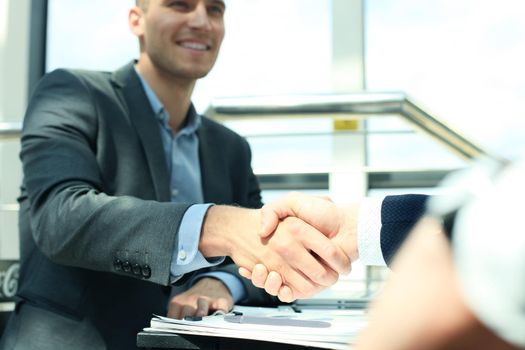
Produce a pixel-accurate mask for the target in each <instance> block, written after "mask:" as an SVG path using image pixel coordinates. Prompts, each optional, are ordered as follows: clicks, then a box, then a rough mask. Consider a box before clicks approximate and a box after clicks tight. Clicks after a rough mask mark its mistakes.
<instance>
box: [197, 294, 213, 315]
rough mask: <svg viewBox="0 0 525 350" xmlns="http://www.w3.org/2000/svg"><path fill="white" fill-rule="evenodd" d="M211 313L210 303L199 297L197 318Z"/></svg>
mask: <svg viewBox="0 0 525 350" xmlns="http://www.w3.org/2000/svg"><path fill="white" fill-rule="evenodd" d="M209 311H210V303H209V301H208V299H207V298H203V297H199V299H197V310H196V311H195V316H201V317H202V316H206V315H208V313H209Z"/></svg>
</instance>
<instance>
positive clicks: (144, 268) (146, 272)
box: [142, 265, 151, 279]
mask: <svg viewBox="0 0 525 350" xmlns="http://www.w3.org/2000/svg"><path fill="white" fill-rule="evenodd" d="M142 277H144V278H146V279H148V278H150V277H151V267H149V265H143V266H142Z"/></svg>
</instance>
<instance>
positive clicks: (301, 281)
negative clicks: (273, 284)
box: [281, 269, 326, 300]
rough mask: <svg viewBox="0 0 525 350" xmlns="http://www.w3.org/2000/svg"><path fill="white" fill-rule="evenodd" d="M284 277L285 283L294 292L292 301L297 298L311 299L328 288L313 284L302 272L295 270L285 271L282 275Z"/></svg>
mask: <svg viewBox="0 0 525 350" xmlns="http://www.w3.org/2000/svg"><path fill="white" fill-rule="evenodd" d="M281 276H282V277H283V279H284V280H283V283H284V284H285V285H287V286H288V287H289V288H290V289H291V290H292V292H293V293H292V300H293V299H297V298H309V297H311V296H313V295H314V294H316V293H317V292H319V291H321V290H322V289H324V288H326V287H325V286H322V285H319V284H317V283H314V282H312V280H311V279H309V278H308V277H307V276H305V275H304V274H303V273H301V272H300V271H295V270H293V269H288V270H285V272H284V273H281Z"/></svg>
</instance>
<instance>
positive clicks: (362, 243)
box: [357, 198, 386, 266]
mask: <svg viewBox="0 0 525 350" xmlns="http://www.w3.org/2000/svg"><path fill="white" fill-rule="evenodd" d="M383 199H384V198H365V199H364V200H363V201H362V202H361V206H360V208H359V214H358V219H357V249H358V252H359V260H360V261H361V263H362V264H363V265H377V266H386V262H385V259H384V257H383V252H382V250H381V206H382V204H383Z"/></svg>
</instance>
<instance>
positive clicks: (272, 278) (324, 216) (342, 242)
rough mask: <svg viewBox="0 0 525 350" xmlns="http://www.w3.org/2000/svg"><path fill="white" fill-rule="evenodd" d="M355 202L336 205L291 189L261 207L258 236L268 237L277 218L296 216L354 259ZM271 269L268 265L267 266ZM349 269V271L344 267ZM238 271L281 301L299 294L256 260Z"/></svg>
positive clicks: (355, 246)
mask: <svg viewBox="0 0 525 350" xmlns="http://www.w3.org/2000/svg"><path fill="white" fill-rule="evenodd" d="M358 210H359V206H358V204H354V205H348V206H345V207H342V206H337V205H335V204H334V203H333V202H332V201H330V200H329V199H327V198H319V197H311V196H307V195H304V194H301V193H298V192H292V193H290V194H288V195H286V196H285V197H283V198H281V199H279V200H277V201H274V202H272V203H270V204H267V205H265V206H264V207H263V208H262V209H261V211H262V225H261V231H260V235H261V237H271V235H272V234H274V230H275V229H276V228H277V227H278V225H279V222H280V221H281V220H283V219H285V218H287V217H297V218H299V219H301V220H303V221H305V222H307V223H308V224H309V225H311V226H313V227H314V228H316V229H317V230H318V231H320V232H321V233H323V234H324V235H325V236H326V237H327V238H329V239H331V241H332V242H333V243H335V244H336V245H337V246H338V247H340V248H341V249H342V250H343V251H344V252H345V254H346V256H347V257H348V258H349V259H350V261H355V260H356V259H357V258H358V256H359V254H358V251H357V215H358ZM270 270H271V269H270ZM345 272H349V271H345ZM239 273H240V274H241V275H242V276H244V277H246V278H249V279H251V280H252V283H253V284H254V285H255V286H256V287H259V288H264V289H265V290H266V292H267V293H269V294H271V295H277V296H278V297H279V299H280V300H281V301H289V300H290V299H291V300H293V299H295V298H297V297H299V296H298V295H300V293H298V291H296V290H294V289H293V288H292V287H291V286H290V285H288V283H285V282H284V281H283V279H282V277H281V276H280V275H279V274H278V273H277V272H276V271H270V272H269V273H268V269H267V266H265V265H262V264H258V265H256V266H254V269H253V271H250V270H248V269H245V268H242V267H241V268H240V269H239Z"/></svg>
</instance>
